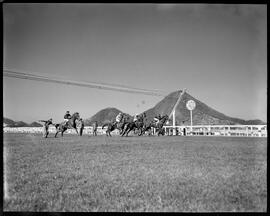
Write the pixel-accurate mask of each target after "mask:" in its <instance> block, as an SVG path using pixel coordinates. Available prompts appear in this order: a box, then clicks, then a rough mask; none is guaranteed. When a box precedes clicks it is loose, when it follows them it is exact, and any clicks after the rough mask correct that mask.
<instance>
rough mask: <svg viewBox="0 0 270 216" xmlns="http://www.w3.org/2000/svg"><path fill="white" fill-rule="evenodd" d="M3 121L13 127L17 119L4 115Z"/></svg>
mask: <svg viewBox="0 0 270 216" xmlns="http://www.w3.org/2000/svg"><path fill="white" fill-rule="evenodd" d="M3 123H4V124H6V126H7V127H12V126H14V125H15V121H13V120H11V119H9V118H5V117H3Z"/></svg>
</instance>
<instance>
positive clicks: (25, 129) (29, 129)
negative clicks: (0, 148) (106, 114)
mask: <svg viewBox="0 0 270 216" xmlns="http://www.w3.org/2000/svg"><path fill="white" fill-rule="evenodd" d="M106 129H107V127H104V129H102V128H101V127H97V135H102V134H106ZM3 132H4V133H43V127H4V128H3ZM49 133H56V128H55V127H54V126H49ZM65 133H68V134H76V131H75V130H74V129H68V130H66V131H65ZM83 133H84V134H93V127H92V126H85V127H84V130H83ZM111 134H112V135H115V134H119V131H118V130H115V131H113V132H111Z"/></svg>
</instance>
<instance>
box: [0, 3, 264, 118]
mask: <svg viewBox="0 0 270 216" xmlns="http://www.w3.org/2000/svg"><path fill="white" fill-rule="evenodd" d="M3 8H4V69H10V70H16V71H20V72H26V73H32V74H40V75H45V76H49V77H50V76H53V77H59V78H63V79H68V80H74V81H75V80H77V81H89V82H102V83H112V84H124V85H128V86H131V87H137V88H144V89H153V90H161V91H165V92H167V93H168V94H169V93H171V92H173V91H176V90H179V89H183V88H187V92H188V93H189V94H190V95H192V96H193V97H195V98H196V99H198V100H200V101H202V102H204V103H206V104H207V105H209V106H210V107H212V108H214V109H216V110H217V111H219V112H221V113H224V114H225V115H228V116H231V117H237V118H243V119H245V120H250V119H261V120H263V121H266V119H267V117H266V114H267V37H266V35H267V23H266V21H267V8H266V5H254V4H252V5H211V4H59V3H58V4H56V3H53V4H44V3H40V4H29V3H25V4H7V3H5V4H3ZM161 99H163V98H162V97H157V96H146V95H141V94H129V93H121V92H116V91H105V90H99V89H92V88H84V87H76V86H70V85H61V84H55V83H46V82H38V81H30V80H24V79H15V78H10V77H3V100H4V101H3V105H4V107H3V108H4V110H3V112H4V117H8V118H11V119H13V120H16V121H18V120H23V121H26V122H28V123H30V122H32V121H36V120H39V119H48V118H50V117H52V118H53V120H54V121H55V122H57V121H61V120H62V119H63V115H64V114H65V111H67V110H69V111H70V112H71V113H73V112H76V111H78V112H79V113H80V115H81V117H82V118H88V117H91V116H92V115H94V114H95V113H96V112H98V111H100V110H101V109H104V108H107V107H115V108H118V109H120V110H122V111H124V112H127V113H129V114H131V115H134V114H135V113H140V112H142V111H144V110H146V109H149V108H151V107H153V106H154V105H155V104H156V103H158V102H159V101H160V100H161Z"/></svg>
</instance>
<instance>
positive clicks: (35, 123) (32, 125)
mask: <svg viewBox="0 0 270 216" xmlns="http://www.w3.org/2000/svg"><path fill="white" fill-rule="evenodd" d="M42 126H43V125H42V124H40V123H38V122H32V123H31V124H29V127H42Z"/></svg>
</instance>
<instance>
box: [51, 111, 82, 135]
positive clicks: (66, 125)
mask: <svg viewBox="0 0 270 216" xmlns="http://www.w3.org/2000/svg"><path fill="white" fill-rule="evenodd" d="M79 119H80V115H79V113H78V112H75V113H74V114H73V115H72V116H71V118H70V119H69V120H68V123H66V122H62V123H60V124H55V128H56V133H55V136H54V137H55V138H56V137H57V134H58V133H59V132H61V136H62V137H63V133H64V132H65V131H66V130H67V129H75V130H76V132H77V134H78V135H80V134H79V133H78V130H77V127H76V120H79Z"/></svg>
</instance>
